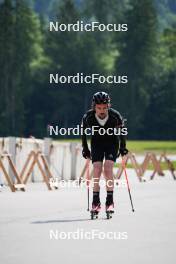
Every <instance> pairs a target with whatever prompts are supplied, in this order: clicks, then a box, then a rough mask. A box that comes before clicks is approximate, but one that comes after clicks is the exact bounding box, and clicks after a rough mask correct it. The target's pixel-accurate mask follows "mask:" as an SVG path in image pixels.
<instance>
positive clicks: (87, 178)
mask: <svg viewBox="0 0 176 264" xmlns="http://www.w3.org/2000/svg"><path fill="white" fill-rule="evenodd" d="M89 163H90V159H88V160H87V164H86V165H87V170H86V184H87V211H89V200H90V199H89V196H90V190H89V178H90V177H89V176H90V175H89Z"/></svg>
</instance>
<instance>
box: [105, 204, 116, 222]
mask: <svg viewBox="0 0 176 264" xmlns="http://www.w3.org/2000/svg"><path fill="white" fill-rule="evenodd" d="M113 214H114V204H111V205H106V217H107V219H111V218H112V215H113Z"/></svg>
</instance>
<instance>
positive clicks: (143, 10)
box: [113, 0, 157, 138]
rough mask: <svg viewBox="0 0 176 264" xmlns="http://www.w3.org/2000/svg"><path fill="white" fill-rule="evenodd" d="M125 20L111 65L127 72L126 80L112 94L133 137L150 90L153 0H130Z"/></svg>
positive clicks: (153, 45)
mask: <svg viewBox="0 0 176 264" xmlns="http://www.w3.org/2000/svg"><path fill="white" fill-rule="evenodd" d="M126 22H127V24H128V31H127V32H125V33H124V32H123V33H122V34H123V36H122V37H121V43H120V48H119V52H120V56H119V57H118V58H117V60H116V66H115V68H116V73H117V74H118V75H119V74H120V75H127V76H128V84H127V85H126V86H119V88H114V90H113V96H114V98H115V99H116V102H117V103H116V105H118V106H119V107H120V109H122V112H123V113H124V114H125V116H126V117H127V119H128V127H129V131H130V134H129V136H130V137H132V138H134V137H137V136H139V131H140V129H141V128H142V127H143V126H144V125H145V123H144V120H143V114H144V112H145V109H146V107H147V105H148V102H149V98H150V93H151V90H150V87H151V76H152V73H153V65H154V59H153V58H154V52H155V50H156V26H157V22H156V11H155V8H154V6H153V1H152V0H141V1H137V0H133V1H130V7H129V9H128V10H127V12H126ZM117 45H118V47H119V44H118V43H117ZM115 89H116V90H115Z"/></svg>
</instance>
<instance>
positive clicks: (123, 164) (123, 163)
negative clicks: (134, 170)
mask: <svg viewBox="0 0 176 264" xmlns="http://www.w3.org/2000/svg"><path fill="white" fill-rule="evenodd" d="M122 167H123V170H124V172H125V178H126V183H127V188H128V194H129V197H130V202H131V208H132V212H134V206H133V201H132V197H131V191H130V185H129V182H128V176H127V172H126V168H125V162H124V159H123V157H122Z"/></svg>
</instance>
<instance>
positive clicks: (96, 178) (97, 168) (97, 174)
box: [93, 161, 103, 192]
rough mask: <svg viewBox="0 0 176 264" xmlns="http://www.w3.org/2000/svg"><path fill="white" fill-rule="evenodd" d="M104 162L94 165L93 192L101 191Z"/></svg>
mask: <svg viewBox="0 0 176 264" xmlns="http://www.w3.org/2000/svg"><path fill="white" fill-rule="evenodd" d="M102 167H103V162H100V161H96V162H94V163H93V191H94V192H99V191H100V184H99V182H100V177H101V173H102Z"/></svg>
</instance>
